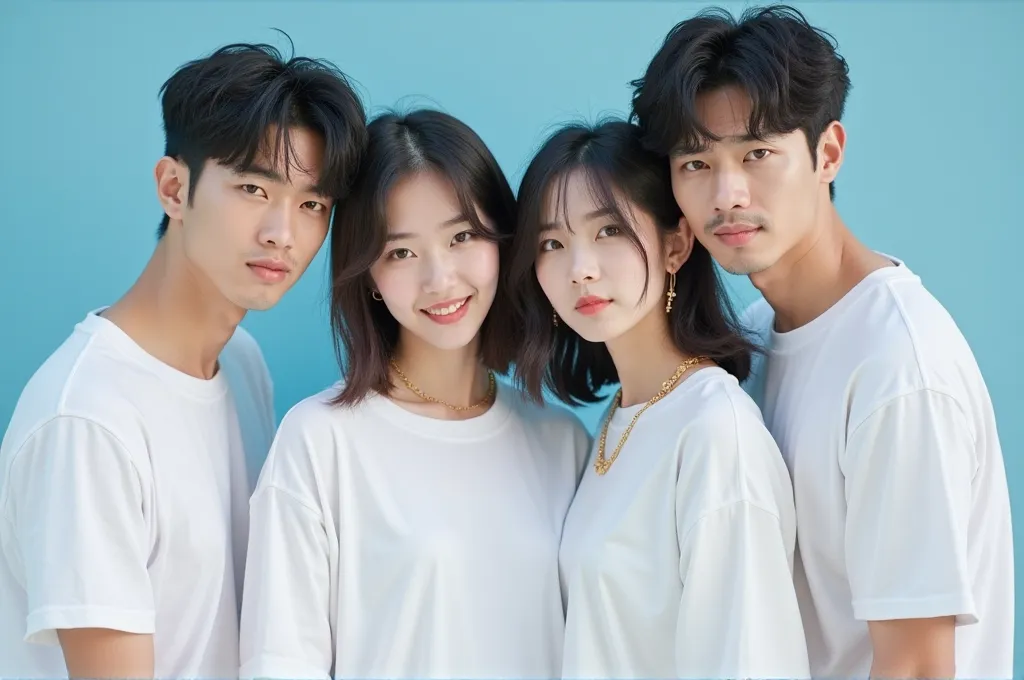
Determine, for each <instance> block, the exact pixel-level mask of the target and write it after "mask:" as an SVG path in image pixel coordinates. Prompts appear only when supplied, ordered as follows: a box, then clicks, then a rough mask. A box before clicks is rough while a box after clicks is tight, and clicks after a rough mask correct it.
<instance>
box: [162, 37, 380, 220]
mask: <svg viewBox="0 0 1024 680" xmlns="http://www.w3.org/2000/svg"><path fill="white" fill-rule="evenodd" d="M160 94H161V103H162V108H163V123H164V133H165V137H166V142H165V148H164V155H165V156H170V157H172V158H177V159H179V160H181V161H182V162H184V163H185V164H186V165H187V166H188V169H189V176H190V181H189V187H188V202H189V204H191V202H192V199H193V197H194V194H195V190H196V185H197V183H198V181H199V177H200V175H201V174H202V170H203V166H204V164H205V163H206V161H207V160H214V161H217V162H218V163H220V164H222V165H225V166H230V167H233V168H234V169H236V170H238V171H239V172H245V171H247V170H248V168H249V167H250V166H251V165H252V164H253V162H254V161H255V160H256V158H257V156H258V155H260V154H265V155H266V156H267V159H268V160H269V161H270V162H271V163H272V164H273V165H274V166H277V165H278V160H279V158H280V156H281V154H283V161H284V162H283V166H284V172H285V176H286V177H287V173H288V172H289V170H290V168H291V167H292V166H293V164H294V161H292V159H291V149H292V147H291V141H290V132H291V130H292V129H294V128H305V129H308V130H310V131H313V132H315V133H317V134H318V135H319V136H320V137H321V138H322V141H323V162H322V168H321V172H320V177H319V181H318V185H319V188H320V189H322V190H323V191H324V193H325V194H326V195H328V196H330V197H332V198H334V199H336V200H340V199H343V198H344V196H345V193H346V192H347V189H348V186H349V183H350V181H351V175H352V173H353V171H354V170H355V167H356V166H357V164H358V162H359V157H360V154H361V152H362V150H363V147H364V146H365V144H366V114H365V111H364V110H363V105H362V103H361V102H360V100H359V97H358V95H357V94H356V93H355V91H354V90H353V89H352V86H351V84H350V82H349V80H348V78H347V77H346V76H345V74H344V73H342V72H341V71H339V70H338V69H337V68H336V67H335V66H334V65H332V64H331V63H330V62H327V61H324V60H317V59H311V58H308V57H292V58H290V59H288V60H285V59H284V58H283V57H282V55H281V53H280V51H279V50H278V49H277V48H275V47H273V46H271V45H266V44H250V43H236V44H231V45H226V46H224V47H221V48H220V49H218V50H216V51H215V52H213V53H212V54H210V55H208V56H206V57H203V58H200V59H196V60H194V61H191V62H189V63H187V64H185V65H184V66H182V67H180V68H179V69H178V70H177V71H175V73H174V74H173V75H172V76H171V77H170V78H169V79H168V80H167V81H166V82H165V83H164V84H163V86H162V87H161V88H160ZM271 131H273V132H274V139H273V140H271V139H268V135H269V134H270V132H271ZM169 223H170V219H169V218H168V217H167V215H164V217H163V219H162V220H161V222H160V227H159V229H158V231H157V237H158V238H160V237H162V236H163V235H164V233H166V231H167V227H168V224H169Z"/></svg>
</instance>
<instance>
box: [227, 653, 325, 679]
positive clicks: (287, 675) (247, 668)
mask: <svg viewBox="0 0 1024 680" xmlns="http://www.w3.org/2000/svg"><path fill="white" fill-rule="evenodd" d="M238 677H239V678H240V680H257V679H259V678H281V679H282V680H292V679H294V678H303V679H304V680H330V675H329V674H328V673H325V672H324V671H323V669H320V668H316V667H315V666H312V665H310V664H309V663H308V662H306V661H300V660H298V659H290V658H287V657H283V656H276V655H274V654H260V655H259V656H256V657H253V658H252V659H249V660H248V661H246V662H245V663H243V664H242V666H241V668H240V669H239V671H238Z"/></svg>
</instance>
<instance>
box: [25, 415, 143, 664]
mask: <svg viewBox="0 0 1024 680" xmlns="http://www.w3.org/2000/svg"><path fill="white" fill-rule="evenodd" d="M10 490H11V495H10V497H9V499H10V502H9V504H8V508H7V510H8V513H9V519H10V520H11V523H12V526H13V539H14V541H13V542H14V546H13V548H14V553H15V554H16V556H17V560H16V562H17V569H18V570H19V571H20V572H21V574H20V576H21V577H22V579H23V582H24V583H25V589H26V594H27V597H28V618H27V620H26V622H25V638H26V639H27V640H29V641H32V642H43V643H49V644H55V643H57V642H58V640H57V636H56V632H55V631H57V630H65V629H75V628H107V629H111V630H119V631H123V632H127V633H137V634H148V633H152V632H153V628H154V623H155V614H154V603H153V592H152V587H151V584H150V580H149V572H148V570H147V563H148V559H149V554H150V536H149V528H148V523H147V518H146V515H145V512H146V510H145V508H146V506H147V499H146V494H145V491H144V484H143V480H142V478H141V476H140V473H139V471H138V470H137V469H136V467H135V465H134V464H133V462H132V459H131V456H130V455H129V453H128V451H127V450H126V449H125V447H124V446H123V445H122V443H121V442H120V441H119V440H118V439H117V437H115V436H114V435H113V434H112V433H111V432H110V431H108V430H107V429H105V428H103V427H102V426H100V425H98V424H96V423H95V422H92V421H89V420H87V419H84V418H76V417H60V418H56V419H54V420H51V421H50V422H48V423H47V424H45V425H43V426H42V427H41V428H40V429H39V430H37V431H36V432H35V433H34V434H33V435H32V436H31V437H30V438H29V440H28V441H27V442H26V444H25V445H24V446H23V447H22V448H21V450H20V451H19V452H18V454H17V455H16V459H15V460H14V461H13V464H12V467H11V479H10Z"/></svg>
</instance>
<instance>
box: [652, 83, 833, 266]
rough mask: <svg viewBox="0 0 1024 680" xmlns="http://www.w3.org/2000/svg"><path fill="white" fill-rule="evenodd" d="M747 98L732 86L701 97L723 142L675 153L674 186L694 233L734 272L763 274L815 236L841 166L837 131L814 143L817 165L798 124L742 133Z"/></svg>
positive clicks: (701, 109) (705, 117) (701, 108)
mask: <svg viewBox="0 0 1024 680" xmlns="http://www.w3.org/2000/svg"><path fill="white" fill-rule="evenodd" d="M750 111H751V102H750V99H749V97H747V96H746V94H745V93H744V92H743V91H742V90H740V89H738V88H735V87H726V88H722V89H719V90H715V91H712V92H710V93H708V94H706V95H703V97H702V98H700V99H699V100H698V113H699V115H700V117H701V120H702V122H703V123H704V125H706V126H707V128H708V129H709V130H710V131H711V133H712V134H713V135H715V136H716V137H718V138H719V139H720V140H721V141H718V142H712V143H711V144H710V146H709V147H708V148H707V149H706V150H704V151H701V152H699V153H673V154H672V157H671V160H670V162H671V164H672V190H673V193H674V194H675V197H676V202H677V203H678V204H679V207H680V209H681V210H682V211H683V214H684V215H686V219H687V220H688V221H689V224H690V227H691V228H692V230H693V232H694V235H695V236H696V238H697V239H698V240H699V241H700V242H701V243H702V244H704V247H706V248H707V249H708V251H709V252H710V253H711V256H712V257H714V259H715V260H717V261H718V263H719V264H720V265H721V266H722V267H723V268H724V269H725V270H726V271H729V272H731V273H733V274H746V275H749V274H756V273H758V272H762V271H764V270H766V269H768V268H769V267H771V266H772V265H774V264H775V263H776V262H778V261H779V260H780V259H782V258H783V257H784V256H785V255H786V254H787V253H790V252H793V251H795V250H799V246H800V244H802V243H809V242H813V240H814V234H815V233H816V231H817V228H818V226H819V225H820V224H822V220H821V217H822V215H823V214H824V212H825V210H826V209H827V207H828V205H829V199H828V184H829V182H831V181H832V180H833V179H835V175H836V173H837V172H838V168H839V162H840V160H841V156H842V142H843V139H842V129H841V127H839V124H838V123H834V124H833V126H831V127H830V128H829V129H828V130H826V132H825V134H824V135H822V140H821V141H820V143H819V145H818V154H817V160H818V163H817V167H815V165H814V164H813V163H812V161H811V154H810V149H809V147H808V146H807V138H806V136H805V135H804V133H803V132H802V131H800V130H797V131H795V132H791V133H788V134H784V135H776V136H771V137H768V138H767V139H765V140H756V139H751V138H750V137H749V136H748V133H747V123H748V120H749V117H750Z"/></svg>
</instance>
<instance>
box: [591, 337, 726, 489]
mask: <svg viewBox="0 0 1024 680" xmlns="http://www.w3.org/2000/svg"><path fill="white" fill-rule="evenodd" d="M706 360H707V357H693V358H691V359H687V360H686V361H684V362H683V363H681V364H679V367H678V368H676V372H675V373H673V374H672V377H671V378H669V379H668V380H666V381H665V382H663V383H661V389H660V390H658V393H657V394H655V395H654V396H653V397H652V398H651V400H650V401H648V402H647V403H646V404H644V405H643V408H641V409H640V410H639V411H637V412H636V415H635V416H633V420H632V421H630V423H629V426H628V427H627V428H626V431H625V432H623V433H622V436H621V437H620V438H619V445H618V446H616V447H615V451H614V452H613V453H612V457H611V458H609V459H608V460H605V457H604V449H605V444H606V442H607V439H608V425H609V424H610V423H611V422H612V415H614V414H615V411H617V410H618V408H619V404H621V403H622V388H621V387H620V388H619V391H618V392H616V393H615V399H614V400H613V401H612V406H611V408H610V409H608V415H607V416H606V417H605V419H604V426H602V428H601V438H600V439H599V440H598V444H597V460H595V461H594V472H596V473H597V474H599V475H603V474H604V473H606V472H608V468H610V467H611V466H612V463H614V462H615V459H616V458H618V457H619V452H620V451H622V447H623V446H624V445H625V443H626V440H627V439H628V438H629V433H630V432H632V431H633V426H634V425H636V421H637V420H639V419H640V415H641V414H642V413H643V412H644V411H646V410H647V409H649V408H650V407H651V406H654V405H655V404H657V403H658V402H659V401H661V400H662V399H663V398H664V397H665V395H666V394H668V393H669V392H671V391H672V390H673V389H674V388H675V386H676V385H678V384H679V379H680V378H682V377H683V374H684V373H686V371H687V369H689V368H691V367H692V366H696V365H697V364H699V363H700V362H702V361H706Z"/></svg>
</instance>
